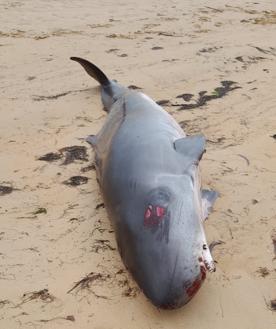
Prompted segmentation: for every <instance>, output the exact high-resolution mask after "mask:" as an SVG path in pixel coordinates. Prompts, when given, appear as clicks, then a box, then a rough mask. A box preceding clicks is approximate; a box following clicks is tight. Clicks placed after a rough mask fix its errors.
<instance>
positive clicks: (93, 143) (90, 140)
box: [85, 135, 97, 148]
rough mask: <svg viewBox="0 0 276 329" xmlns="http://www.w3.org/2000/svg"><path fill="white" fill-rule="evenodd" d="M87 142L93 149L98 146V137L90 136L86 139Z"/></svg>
mask: <svg viewBox="0 0 276 329" xmlns="http://www.w3.org/2000/svg"><path fill="white" fill-rule="evenodd" d="M85 140H86V142H87V143H89V144H90V145H91V146H92V147H93V148H94V147H95V146H96V143H97V136H96V135H89V136H87V137H86V139H85Z"/></svg>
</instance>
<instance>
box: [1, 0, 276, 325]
mask: <svg viewBox="0 0 276 329" xmlns="http://www.w3.org/2000/svg"><path fill="white" fill-rule="evenodd" d="M275 23H276V2H275V0H265V1H259V2H258V3H257V2H246V1H242V0H237V1H226V0H213V1H207V0H198V1H193V0H186V1H180V0H179V1H176V0H175V1H164V0H158V1H157V0H154V1H145V0H140V1H139V2H138V1H137V2H135V1H131V0H130V1H127V0H119V1H111V0H110V1H88V0H82V1H80V0H74V1H64V0H60V1H53V0H48V1H43V0H36V1H4V0H2V1H1V3H0V67H1V71H0V77H1V81H0V93H1V108H0V118H1V120H0V147H1V148H0V150H1V153H0V161H1V162H0V163H1V170H0V185H2V186H6V188H5V189H4V190H3V188H2V190H1V191H0V194H1V195H0V216H1V217H0V259H1V263H0V292H1V295H0V327H1V328H9V329H15V328H43V329H44V328H59V329H63V328H82V329H87V328H95V329H111V328H112V329H113V328H115V329H119V328H122V329H123V328H130V329H134V328H137V329H138V328H139V329H141V328H151V329H157V328H158V329H165V328H174V329H178V328H185V329H191V328H194V329H195V328H200V329H205V328H206V329H207V328H217V329H221V328H223V329H227V328H229V329H240V328H241V329H272V328H276V312H275V311H274V312H273V311H272V310H271V309H269V306H270V301H271V300H272V299H275V298H276V284H275V283H276V261H274V262H273V258H274V256H275V254H274V248H273V243H272V237H271V235H272V234H273V229H275V228H276V224H275V223H276V222H275V220H276V216H275V214H276V188H275V186H276V141H275V138H273V137H272V136H273V135H275V134H276V119H275V117H276V96H275V86H276V73H275V72H276V37H275V35H276V25H275ZM70 56H82V57H85V58H88V59H90V60H91V61H93V62H95V63H96V64H98V65H99V66H100V67H102V68H103V70H104V71H105V72H107V73H108V75H109V76H110V77H111V78H114V79H117V80H119V81H120V82H121V83H123V84H125V85H136V86H139V87H142V88H143V91H144V92H145V93H146V94H148V95H149V96H151V97H152V98H153V99H155V100H169V101H170V102H167V104H166V106H165V108H166V110H167V111H168V112H169V113H171V114H172V115H173V116H174V117H175V119H176V120H177V121H178V122H181V124H182V125H183V127H184V128H185V130H186V131H187V133H189V134H192V133H198V132H202V133H204V134H205V135H206V137H207V139H208V145H207V153H206V154H205V155H204V159H203V160H202V176H203V185H204V186H207V187H212V188H215V189H216V190H218V191H219V192H220V195H221V196H220V199H219V200H218V201H217V203H216V205H215V210H214V212H213V214H212V215H211V216H210V218H209V220H208V221H207V222H206V225H205V226H206V230H207V235H208V240H209V241H210V242H211V241H212V240H222V241H224V242H225V243H224V244H222V245H219V246H217V247H216V248H215V249H214V257H215V259H216V261H217V262H218V264H217V272H216V273H214V274H212V275H209V276H208V278H207V280H206V282H205V284H204V286H203V287H202V288H201V290H200V291H199V293H198V294H197V296H196V297H195V298H194V299H193V300H192V302H191V303H189V304H188V305H187V306H186V307H184V308H182V309H180V310H176V311H159V310H157V309H156V308H154V307H153V306H152V305H151V304H150V302H148V301H147V300H146V298H145V297H144V295H143V294H142V293H141V292H140V291H139V289H138V288H137V286H136V284H135V283H134V282H133V280H132V279H131V278H130V276H129V275H128V273H127V272H126V271H125V269H124V267H123V265H122V262H121V260H120V257H119V255H118V251H117V249H116V244H115V241H114V233H113V231H112V228H111V226H110V224H109V221H108V219H107V216H106V212H105V209H104V208H103V206H102V205H101V203H102V199H101V196H100V194H99V188H98V186H97V184H96V177H95V171H94V170H93V169H92V170H89V169H91V168H88V169H87V170H88V171H86V172H84V173H83V172H81V170H82V168H86V167H87V166H88V165H89V164H90V163H91V161H92V159H93V154H92V150H90V148H89V147H87V145H86V143H85V142H84V140H83V139H82V138H83V137H85V136H86V135H88V134H91V133H96V132H97V131H98V130H99V128H100V127H101V125H102V124H103V122H104V118H105V113H104V112H103V111H102V110H101V108H102V106H101V103H100V97H99V88H98V87H97V86H96V83H95V81H93V80H92V79H91V78H90V77H88V76H87V75H86V74H85V72H84V71H83V70H82V69H81V67H80V66H78V65H77V64H76V63H73V62H70V61H69V57H70ZM225 80H227V81H234V82H236V84H233V85H232V86H231V87H234V86H239V87H240V88H239V89H234V90H229V92H228V93H227V95H225V96H223V97H222V98H218V99H210V98H209V99H208V97H207V102H206V104H205V105H204V104H203V105H202V106H201V107H197V108H194V109H183V110H178V108H177V107H175V106H173V104H176V103H182V104H190V103H195V100H196V99H197V98H198V95H199V92H200V91H206V92H207V94H206V95H213V96H218V95H219V93H220V91H221V90H218V89H216V88H217V87H221V86H222V85H221V81H225ZM230 89H232V88H230ZM183 93H191V94H193V95H194V97H193V99H192V100H190V101H189V102H186V101H185V100H183V99H181V98H177V97H176V96H178V95H180V94H183ZM186 99H187V98H186ZM201 100H202V97H201ZM203 100H204V98H203ZM205 100H206V98H205ZM75 145H79V146H85V147H87V154H88V156H89V161H86V157H85V154H81V155H82V159H81V160H75V161H73V162H71V163H69V164H64V161H65V158H66V155H67V160H68V152H65V151H64V150H63V152H61V153H59V152H58V150H60V149H62V148H64V147H69V146H75ZM49 152H53V153H57V156H62V158H61V159H59V160H56V161H53V162H46V161H39V160H38V158H39V157H41V156H42V155H44V154H47V153H49ZM69 160H70V159H69ZM69 160H68V161H69ZM68 161H67V162H68ZM69 162H70V161H69ZM78 175H81V176H85V177H87V178H88V180H87V183H86V181H85V179H83V181H82V182H83V183H86V184H82V185H80V186H75V187H71V186H68V185H65V184H63V182H64V181H66V180H68V179H69V178H70V177H72V176H78ZM11 186H12V187H13V188H14V190H13V191H11V189H10V187H11ZM5 192H7V194H4V193H5ZM8 192H10V193H8ZM275 235H276V234H275ZM275 241H276V237H275ZM83 278H84V280H83V281H81V283H80V284H79V285H77V286H76V287H75V289H73V290H72V291H70V289H72V288H73V287H74V285H75V284H76V283H77V282H79V281H80V280H82V279H83ZM68 291H70V292H68Z"/></svg>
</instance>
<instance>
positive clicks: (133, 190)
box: [71, 57, 217, 308]
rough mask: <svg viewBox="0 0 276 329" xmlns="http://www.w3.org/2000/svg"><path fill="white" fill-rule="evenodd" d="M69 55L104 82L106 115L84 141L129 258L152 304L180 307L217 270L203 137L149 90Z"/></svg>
mask: <svg viewBox="0 0 276 329" xmlns="http://www.w3.org/2000/svg"><path fill="white" fill-rule="evenodd" d="M71 59H72V60H74V61H77V62H79V63H80V64H81V65H82V66H83V67H84V68H85V70H86V71H87V73H88V74H90V75H91V76H93V77H94V78H95V79H96V80H97V81H98V82H99V83H100V84H101V86H102V101H103V104H104V107H105V110H106V111H107V112H108V115H107V118H106V121H105V124H104V125H103V127H102V129H101V130H100V132H99V133H98V134H97V135H95V136H94V135H93V136H89V137H88V138H87V141H88V142H89V143H90V144H91V145H92V146H93V148H94V150H95V163H96V169H97V176H98V180H99V185H100V188H101V191H102V195H103V198H104V203H105V205H106V209H107V211H108V214H109V217H110V219H111V221H112V223H113V225H114V228H115V232H116V240H117V244H118V248H119V251H120V254H121V256H122V259H123V261H124V263H125V266H126V267H127V268H128V269H129V271H130V272H131V273H132V275H133V277H134V278H135V280H136V281H137V283H138V284H139V286H140V287H141V289H142V290H143V292H144V293H145V295H146V296H147V297H148V298H149V299H150V300H151V301H152V302H153V304H155V305H156V306H158V307H161V308H177V307H180V306H182V305H184V304H186V303H187V302H188V301H189V300H190V299H191V298H192V297H193V296H194V294H195V293H196V292H197V290H198V289H199V288H200V286H201V284H202V282H203V281H204V279H205V276H206V269H208V270H209V271H214V270H215V265H214V262H213V259H212V256H211V253H210V250H209V247H208V245H207V241H206V237H205V234H204V230H203V225H202V222H203V220H204V219H205V218H206V217H207V216H208V210H209V209H210V207H211V206H212V204H213V202H214V201H215V199H216V197H217V194H216V192H214V191H207V190H203V191H201V187H200V179H199V171H198V163H199V161H200V159H201V157H202V154H203V153H204V151H205V138H204V137H203V136H202V135H196V136H192V137H186V135H185V133H184V132H183V130H182V129H181V127H180V126H179V125H178V124H177V122H176V121H175V120H174V119H173V118H172V117H171V116H170V115H169V114H168V113H167V112H166V111H164V110H163V109H162V108H161V107H160V106H159V105H157V104H156V103H155V102H154V101H153V100H151V99H150V98H149V97H148V96H146V95H144V94H143V93H141V92H137V91H134V90H130V89H128V88H125V87H123V86H121V85H119V84H118V83H117V82H114V81H111V80H109V79H108V78H107V77H106V76H105V75H104V73H103V72H102V71H100V70H99V69H98V68H97V67H96V66H95V65H93V64H92V63H90V62H88V61H86V60H84V59H81V58H77V57H72V58H71Z"/></svg>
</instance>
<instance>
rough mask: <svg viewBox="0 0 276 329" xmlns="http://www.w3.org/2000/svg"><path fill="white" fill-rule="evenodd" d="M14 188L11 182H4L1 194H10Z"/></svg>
mask: <svg viewBox="0 0 276 329" xmlns="http://www.w3.org/2000/svg"><path fill="white" fill-rule="evenodd" d="M13 190H14V188H13V187H12V185H11V184H8V183H3V184H1V185H0V196H2V195H6V194H10V193H12V191H13Z"/></svg>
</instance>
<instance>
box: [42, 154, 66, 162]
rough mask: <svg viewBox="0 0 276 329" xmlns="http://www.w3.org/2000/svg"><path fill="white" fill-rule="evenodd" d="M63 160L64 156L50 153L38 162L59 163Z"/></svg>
mask: <svg viewBox="0 0 276 329" xmlns="http://www.w3.org/2000/svg"><path fill="white" fill-rule="evenodd" d="M61 158H62V154H60V153H54V152H50V153H46V154H44V155H42V156H41V157H39V158H38V160H40V161H47V162H53V161H57V160H59V159H61Z"/></svg>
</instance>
